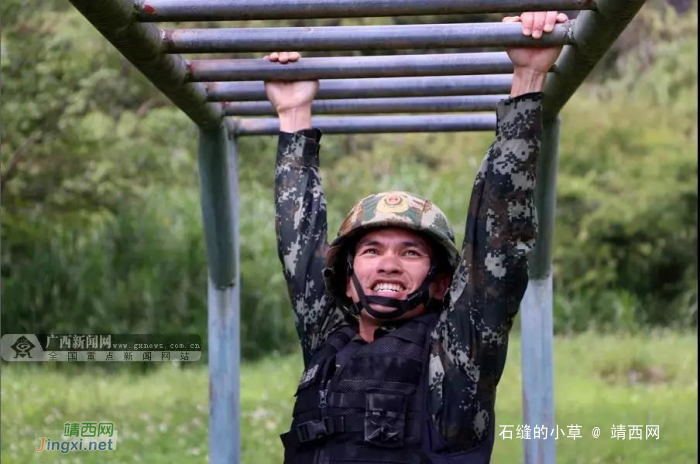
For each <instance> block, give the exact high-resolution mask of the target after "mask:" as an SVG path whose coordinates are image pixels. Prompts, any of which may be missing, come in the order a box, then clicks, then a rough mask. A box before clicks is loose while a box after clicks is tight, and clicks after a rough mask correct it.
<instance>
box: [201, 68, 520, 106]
mask: <svg viewBox="0 0 700 464" xmlns="http://www.w3.org/2000/svg"><path fill="white" fill-rule="evenodd" d="M512 83H513V77H512V76H509V75H507V74H494V75H484V76H433V77H387V78H376V79H327V80H321V81H320V82H319V88H318V92H317V94H316V98H317V99H319V100H331V99H341V98H380V97H439V96H450V95H489V94H504V93H508V92H510V88H511V85H512ZM205 85H206V87H207V92H208V97H209V101H256V100H267V96H266V95H265V84H264V83H263V82H211V83H207V84H205Z"/></svg>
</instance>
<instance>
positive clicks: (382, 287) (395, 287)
mask: <svg viewBox="0 0 700 464" xmlns="http://www.w3.org/2000/svg"><path fill="white" fill-rule="evenodd" d="M405 290H406V288H405V287H404V286H403V285H401V284H390V283H385V282H380V283H378V284H376V285H375V286H374V287H372V292H373V293H375V294H378V295H385V296H395V295H398V294H399V293H401V292H403V291H405Z"/></svg>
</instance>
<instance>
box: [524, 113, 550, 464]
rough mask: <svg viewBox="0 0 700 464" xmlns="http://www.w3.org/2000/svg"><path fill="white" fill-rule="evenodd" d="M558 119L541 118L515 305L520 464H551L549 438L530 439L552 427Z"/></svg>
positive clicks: (548, 430) (548, 431)
mask: <svg viewBox="0 0 700 464" xmlns="http://www.w3.org/2000/svg"><path fill="white" fill-rule="evenodd" d="M559 125H560V123H559V118H555V119H546V120H545V121H544V130H543V134H542V144H541V147H540V156H539V159H538V162H537V187H536V190H535V204H536V206H537V218H538V238H537V245H536V246H535V249H534V250H533V253H532V256H531V257H530V282H529V284H528V287H527V291H526V292H525V296H524V298H523V301H522V304H521V316H520V320H521V338H522V341H521V344H522V378H523V386H522V390H523V425H529V426H530V434H531V435H530V437H531V439H530V440H523V447H524V455H525V464H535V463H536V464H554V462H555V451H556V450H555V447H554V439H546V440H544V439H542V435H540V437H539V438H538V439H535V436H534V432H535V426H538V427H540V428H541V427H546V430H547V433H551V430H552V429H553V427H556V425H555V422H554V375H553V366H552V363H553V318H552V316H553V314H552V313H553V298H552V243H553V236H554V212H555V206H556V193H557V190H556V186H557V159H558V157H559Z"/></svg>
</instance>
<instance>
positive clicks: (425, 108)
mask: <svg viewBox="0 0 700 464" xmlns="http://www.w3.org/2000/svg"><path fill="white" fill-rule="evenodd" d="M504 98H508V95H476V96H468V97H463V96H459V97H422V98H366V99H349V100H315V101H314V102H313V104H312V106H311V111H312V112H313V114H367V113H456V112H462V111H493V110H495V109H496V105H497V104H498V102H499V101H501V100H503V99H504ZM224 113H225V114H226V115H227V116H264V115H273V116H276V115H277V113H276V112H275V109H274V107H273V106H272V104H271V103H270V102H227V103H224Z"/></svg>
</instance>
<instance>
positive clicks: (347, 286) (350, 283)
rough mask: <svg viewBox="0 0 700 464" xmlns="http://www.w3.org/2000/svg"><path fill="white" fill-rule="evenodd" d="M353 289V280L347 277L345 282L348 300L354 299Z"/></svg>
mask: <svg viewBox="0 0 700 464" xmlns="http://www.w3.org/2000/svg"><path fill="white" fill-rule="evenodd" d="M351 288H352V279H351V278H350V276H347V277H346V281H345V296H347V297H348V298H350V299H352V291H351V290H350V289H351Z"/></svg>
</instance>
